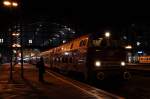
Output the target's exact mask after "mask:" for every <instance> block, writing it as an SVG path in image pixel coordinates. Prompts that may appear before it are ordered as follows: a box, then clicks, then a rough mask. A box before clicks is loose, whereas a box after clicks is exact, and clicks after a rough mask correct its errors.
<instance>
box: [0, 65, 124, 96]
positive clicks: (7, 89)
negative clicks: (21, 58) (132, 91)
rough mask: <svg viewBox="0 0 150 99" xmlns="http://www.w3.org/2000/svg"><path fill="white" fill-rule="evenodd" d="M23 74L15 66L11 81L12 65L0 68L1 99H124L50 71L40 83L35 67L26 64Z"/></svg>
mask: <svg viewBox="0 0 150 99" xmlns="http://www.w3.org/2000/svg"><path fill="white" fill-rule="evenodd" d="M23 73H24V77H23V78H22V77H21V68H20V65H19V64H17V65H15V66H14V67H13V74H12V77H13V79H12V80H10V64H9V63H8V64H3V65H2V66H0V99H32V98H34V99H124V98H122V97H120V96H116V95H113V94H111V93H108V92H105V91H103V90H100V89H97V88H93V87H91V86H89V85H86V84H83V83H79V82H74V81H68V80H67V79H64V78H62V77H57V75H55V74H53V73H51V72H49V71H46V73H45V75H44V79H45V81H44V82H39V81H38V71H37V68H36V67H35V66H34V65H30V64H24V72H23ZM74 83H76V84H74Z"/></svg>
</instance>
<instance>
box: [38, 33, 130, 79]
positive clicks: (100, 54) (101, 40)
mask: <svg viewBox="0 0 150 99" xmlns="http://www.w3.org/2000/svg"><path fill="white" fill-rule="evenodd" d="M126 54H127V52H126V49H125V48H124V45H122V43H121V41H120V40H115V39H113V38H111V37H110V34H109V33H106V36H103V37H100V36H99V35H92V34H90V35H83V36H81V37H78V38H76V39H74V40H72V41H70V42H68V43H66V44H62V45H60V46H58V47H55V48H52V49H49V50H48V51H44V52H41V53H40V56H43V58H44V61H45V63H46V64H47V66H48V67H49V68H51V69H57V70H59V71H64V72H67V73H69V72H75V73H80V74H82V75H83V77H84V79H86V80H87V79H98V80H103V79H105V78H106V77H110V76H115V77H117V75H119V76H121V77H122V78H124V79H130V77H131V75H130V73H129V72H128V71H127V69H126V60H127V59H126V58H127V56H126Z"/></svg>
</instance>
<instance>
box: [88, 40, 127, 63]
mask: <svg viewBox="0 0 150 99" xmlns="http://www.w3.org/2000/svg"><path fill="white" fill-rule="evenodd" d="M91 43H92V44H91V46H90V51H91V53H92V54H93V55H94V56H93V55H92V56H93V57H95V58H101V59H102V60H113V61H114V60H116V61H118V60H125V57H126V52H125V49H124V47H123V43H121V41H120V40H114V39H109V38H96V39H92V41H91Z"/></svg>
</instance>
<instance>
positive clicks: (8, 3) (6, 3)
mask: <svg viewBox="0 0 150 99" xmlns="http://www.w3.org/2000/svg"><path fill="white" fill-rule="evenodd" d="M3 4H4V5H5V6H11V2H10V1H4V2H3Z"/></svg>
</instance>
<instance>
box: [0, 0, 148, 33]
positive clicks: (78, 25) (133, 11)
mask: <svg viewBox="0 0 150 99" xmlns="http://www.w3.org/2000/svg"><path fill="white" fill-rule="evenodd" d="M1 3H2V0H1ZM147 10H148V8H143V7H141V6H139V5H136V6H135V4H134V5H133V4H128V3H127V4H126V3H123V2H122V3H118V2H117V3H111V2H109V3H108V2H105V3H104V2H95V3H93V2H88V1H86V2H73V1H71V0H70V2H60V1H55V2H54V0H53V1H51V0H21V8H20V9H19V10H18V9H13V11H14V12H15V14H14V13H13V14H12V12H11V14H10V13H9V11H8V10H6V8H4V7H2V5H1V7H0V13H1V14H0V30H1V31H2V30H4V29H5V28H6V27H7V26H8V24H9V23H10V21H12V18H13V17H12V15H13V16H17V17H18V16H21V17H23V19H24V20H26V21H29V20H32V21H36V20H40V19H41V17H42V18H43V17H45V18H47V19H48V20H49V21H52V22H58V23H62V24H66V25H70V26H72V27H73V28H75V29H79V30H80V29H81V31H85V32H91V31H99V29H101V28H105V27H108V28H112V27H115V28H121V27H124V26H127V25H129V24H133V23H137V24H141V23H142V24H149V23H150V16H149V13H148V11H147ZM10 16H11V17H10ZM4 19H5V20H7V21H4Z"/></svg>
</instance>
